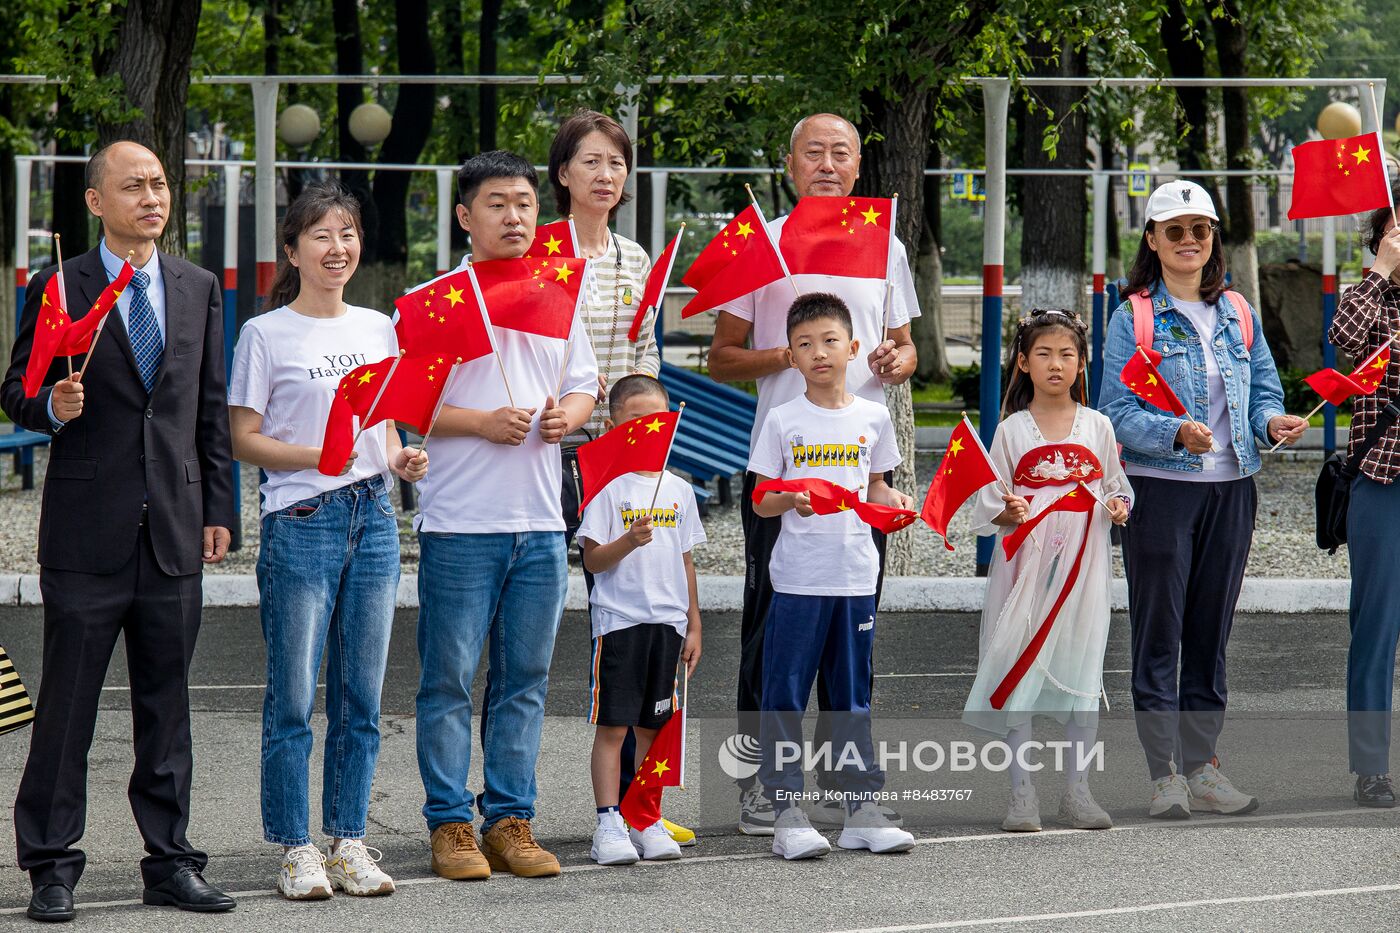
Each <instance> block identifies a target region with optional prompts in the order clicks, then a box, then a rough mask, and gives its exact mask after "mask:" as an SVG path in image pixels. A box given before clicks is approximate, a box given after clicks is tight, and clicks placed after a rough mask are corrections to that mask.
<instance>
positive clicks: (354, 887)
mask: <svg viewBox="0 0 1400 933" xmlns="http://www.w3.org/2000/svg"><path fill="white" fill-rule="evenodd" d="M370 853H374V854H373V855H371V854H370ZM383 857H384V853H383V852H380V851H379V850H378V849H371V848H370V847H369V846H367V845H365V843H364V840H363V839H342V840H340V843H339V844H338V845H336V846H335V847H334V848H330V849H327V850H326V877H327V878H328V879H329V880H330V883H331V887H332V888H334V889H335V890H337V891H344V892H345V893H346V894H350V895H352V896H354V897H378V896H379V895H381V894H393V893H394V879H393V878H390V877H389V876H388V875H387V874H385V872H384V870H383V869H381V868H380V867H379V860H380V859H382V858H383Z"/></svg>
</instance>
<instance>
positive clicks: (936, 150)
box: [909, 143, 952, 382]
mask: <svg viewBox="0 0 1400 933" xmlns="http://www.w3.org/2000/svg"><path fill="white" fill-rule="evenodd" d="M942 161H943V149H942V147H941V146H939V145H938V144H937V143H934V144H933V145H931V146H929V151H928V167H929V168H939V167H940V165H941V164H942ZM942 243H943V176H941V175H925V176H924V229H923V235H922V236H921V237H920V238H919V251H918V254H917V255H915V256H914V257H913V259H912V262H913V264H914V287H915V288H916V289H917V291H918V295H919V310H920V311H921V312H923V313H922V314H921V315H920V316H919V317H916V318H915V319H914V323H913V325H912V326H911V327H910V329H909V331H910V334H911V336H912V337H913V338H914V349H915V350H917V351H918V353H919V369H918V373H917V375H918V377H919V379H920V380H922V381H925V382H947V381H948V380H949V379H950V378H951V377H952V373H951V372H950V371H949V369H948V351H947V347H946V345H945V342H944V335H943V250H942Z"/></svg>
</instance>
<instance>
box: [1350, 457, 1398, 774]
mask: <svg viewBox="0 0 1400 933" xmlns="http://www.w3.org/2000/svg"><path fill="white" fill-rule="evenodd" d="M1397 520H1400V484H1395V483H1391V484H1389V485H1386V484H1384V483H1378V482H1376V481H1375V480H1373V479H1370V478H1368V477H1366V476H1358V477H1356V479H1354V480H1352V483H1351V506H1350V507H1349V508H1348V509H1347V554H1348V555H1349V556H1350V557H1351V611H1350V616H1351V642H1350V646H1349V647H1348V649H1347V727H1348V728H1347V746H1348V757H1349V758H1350V766H1351V770H1352V771H1353V772H1354V773H1356V774H1363V775H1364V774H1385V773H1386V772H1388V771H1389V770H1390V698H1391V691H1392V689H1393V687H1394V685H1395V645H1396V641H1397V639H1400V610H1397V608H1396V604H1397V597H1400V549H1397V548H1396V547H1395V523H1396V521H1397Z"/></svg>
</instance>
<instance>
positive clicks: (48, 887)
mask: <svg viewBox="0 0 1400 933" xmlns="http://www.w3.org/2000/svg"><path fill="white" fill-rule="evenodd" d="M25 913H26V914H27V915H28V916H29V919H30V920H40V921H43V922H45V923H62V922H64V921H65V920H72V919H73V916H74V913H75V911H74V910H73V892H72V891H71V890H69V889H68V888H66V887H64V886H63V885H61V884H41V885H39V886H38V887H37V888H35V889H34V896H33V897H31V898H30V899H29V909H28V910H26V911H25Z"/></svg>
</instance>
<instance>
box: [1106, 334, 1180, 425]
mask: <svg viewBox="0 0 1400 933" xmlns="http://www.w3.org/2000/svg"><path fill="white" fill-rule="evenodd" d="M1120 375H1121V378H1122V380H1123V385H1125V386H1127V387H1128V391H1129V392H1131V393H1133V394H1134V395H1136V396H1137V397H1138V398H1140V399H1142V400H1143V401H1145V402H1147V403H1149V404H1152V405H1156V406H1157V407H1158V408H1160V409H1162V410H1163V411H1169V412H1171V413H1172V414H1174V415H1176V416H1177V417H1181V416H1182V415H1184V414H1186V406H1185V405H1183V404H1181V399H1179V398H1177V397H1176V393H1175V392H1173V391H1172V387H1171V386H1169V385H1167V380H1165V379H1163V378H1162V374H1161V373H1159V372H1157V367H1156V366H1154V365H1153V364H1152V363H1151V361H1149V360H1148V358H1147V357H1146V356H1144V355H1143V353H1142V347H1137V348H1136V349H1134V351H1133V355H1132V356H1130V357H1128V362H1127V363H1125V364H1124V365H1123V372H1122V373H1121V374H1120Z"/></svg>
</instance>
